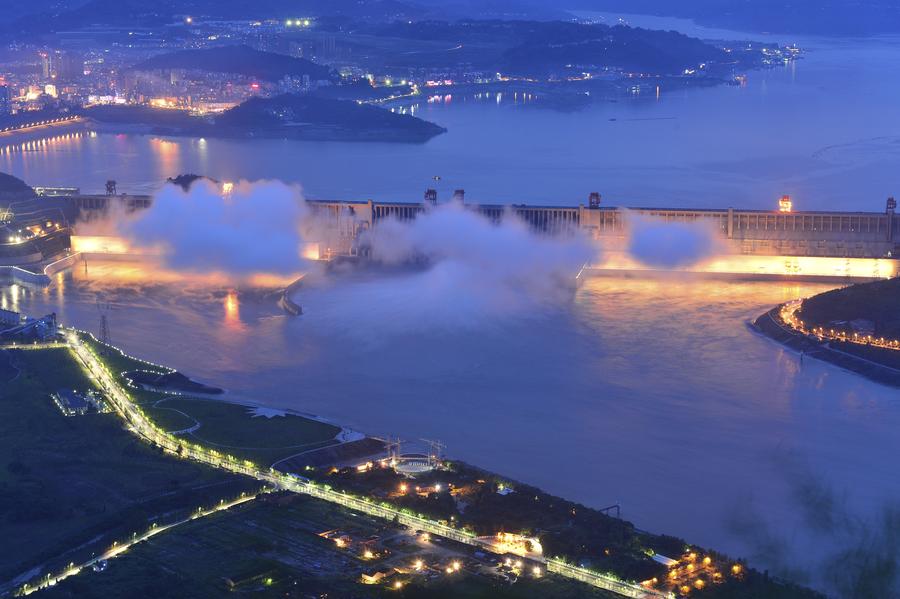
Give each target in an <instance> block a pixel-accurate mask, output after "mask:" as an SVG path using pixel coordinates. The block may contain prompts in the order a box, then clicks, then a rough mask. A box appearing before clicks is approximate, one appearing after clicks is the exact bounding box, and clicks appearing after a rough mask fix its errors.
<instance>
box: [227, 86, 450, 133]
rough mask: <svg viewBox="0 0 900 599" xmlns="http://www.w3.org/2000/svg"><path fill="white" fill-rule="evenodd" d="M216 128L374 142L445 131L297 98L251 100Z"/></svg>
mask: <svg viewBox="0 0 900 599" xmlns="http://www.w3.org/2000/svg"><path fill="white" fill-rule="evenodd" d="M216 127H217V128H220V129H224V130H229V129H231V130H247V131H253V132H254V134H257V135H261V136H262V135H266V134H275V135H278V134H281V135H284V134H286V133H288V132H290V131H292V130H295V131H297V132H298V133H301V134H302V136H303V137H304V138H306V139H312V138H315V137H316V136H318V135H325V136H329V137H331V138H335V139H340V138H342V137H343V136H344V134H343V133H342V132H346V134H347V137H352V138H354V139H358V140H370V141H427V140H428V139H431V138H432V137H434V136H436V135H440V134H441V133H444V132H445V131H446V129H444V128H443V127H439V126H438V125H435V124H434V123H430V122H428V121H424V120H422V119H419V118H416V117H414V116H410V115H404V114H395V113H393V112H391V111H390V110H385V109H383V108H378V107H376V106H370V105H368V104H359V103H357V102H354V101H349V100H332V99H327V98H318V97H313V96H298V95H293V94H283V95H280V96H276V97H274V98H251V99H249V100H247V101H246V102H244V103H243V104H241V105H240V106H236V107H235V108H232V109H231V110H228V111H226V112H225V113H223V114H222V115H221V116H219V117H217V118H216ZM287 136H290V135H289V134H288V135H287Z"/></svg>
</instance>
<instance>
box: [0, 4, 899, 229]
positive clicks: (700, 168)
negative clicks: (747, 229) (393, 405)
mask: <svg viewBox="0 0 900 599" xmlns="http://www.w3.org/2000/svg"><path fill="white" fill-rule="evenodd" d="M666 22H671V24H670V26H672V27H676V28H677V27H684V22H683V21H681V20H678V19H673V20H672V19H670V20H664V22H663V23H662V24H661V23H659V19H652V20H651V24H653V25H656V26H661V25H664V24H665V23H666ZM642 23H643V21H638V24H642ZM704 31H706V30H701V31H699V32H698V31H691V32H692V33H703V32H704ZM706 32H707V33H708V34H709V35H712V36H715V35H716V34H722V33H723V32H719V31H706ZM735 35H738V34H735ZM753 37H757V36H753ZM758 37H761V38H765V36H758ZM779 41H788V39H779ZM796 41H797V42H798V43H800V45H801V46H802V47H803V48H804V49H805V50H806V54H805V57H804V58H803V59H802V60H800V61H798V62H796V63H794V64H791V65H789V66H786V67H779V68H776V69H773V70H764V71H751V72H749V73H748V83H747V85H746V87H729V86H720V87H716V88H713V89H687V90H684V89H682V90H677V91H675V90H673V91H669V90H667V89H666V88H665V87H664V88H662V89H661V90H660V95H659V98H657V97H656V96H655V94H650V97H640V96H638V97H630V98H622V99H620V100H619V101H617V102H606V103H602V104H595V105H593V106H591V107H590V108H588V109H585V110H581V111H576V112H557V111H553V110H549V109H541V108H539V107H538V106H539V105H535V104H533V103H528V104H523V103H522V102H520V101H518V102H517V101H516V99H515V98H510V97H509V96H508V95H507V96H505V99H503V100H501V101H500V103H499V104H498V102H497V101H496V96H493V95H492V96H491V97H488V98H482V99H481V100H476V99H475V98H474V97H466V96H462V97H459V96H455V97H452V98H451V99H450V100H449V101H448V102H444V101H441V102H431V103H429V102H427V101H426V100H425V99H423V100H422V101H420V102H419V103H418V104H419V107H418V110H417V115H418V116H420V117H422V118H425V119H429V120H432V121H434V122H437V123H439V124H440V125H442V126H444V127H447V128H448V133H446V134H444V135H441V136H439V137H437V138H435V139H433V140H431V141H430V142H428V143H426V144H424V145H408V144H358V143H356V144H354V143H321V142H296V141H282V140H265V141H263V140H260V141H252V142H248V141H235V140H220V139H205V140H200V139H179V138H172V139H161V138H157V137H153V136H140V135H97V136H95V137H92V136H90V135H84V136H82V137H79V138H70V139H59V140H55V141H50V142H48V143H44V144H41V145H38V146H36V147H33V149H30V150H29V149H24V150H23V149H22V148H21V147H19V146H10V147H3V146H2V144H0V171H7V172H10V173H12V174H14V175H17V176H20V177H22V178H24V179H26V180H27V181H28V182H30V183H31V184H33V185H58V186H78V187H80V188H82V190H84V191H89V192H102V190H103V189H104V185H105V183H106V181H107V179H115V180H117V181H118V184H119V185H118V187H119V190H120V191H128V192H149V191H152V190H154V189H155V188H157V187H158V186H159V185H160V182H161V181H163V180H165V178H166V177H170V176H174V175H176V174H178V173H184V172H194V173H200V174H206V175H209V176H212V177H215V178H218V179H220V180H236V179H241V178H247V179H280V180H284V181H290V182H294V183H298V184H300V185H302V187H303V188H304V189H305V191H306V193H307V194H308V195H309V196H311V197H316V198H326V199H366V198H373V199H379V200H395V201H396V200H402V201H417V200H419V199H421V197H422V193H423V191H424V190H425V189H426V188H427V187H433V186H437V187H438V189H439V191H440V193H441V196H442V197H443V198H447V197H449V195H450V194H451V193H452V190H453V189H456V188H464V189H466V190H467V192H468V197H470V198H472V200H473V201H481V202H500V203H541V204H551V205H561V204H563V205H574V204H577V203H579V202H582V203H584V202H586V199H587V195H588V194H589V193H590V192H591V191H599V192H601V193H602V194H603V195H604V198H605V201H606V202H607V203H610V204H615V205H631V206H686V207H722V206H740V207H755V208H773V207H774V206H775V203H776V201H777V198H779V197H781V195H782V194H786V193H787V194H791V195H793V196H794V199H795V205H796V207H797V208H800V209H803V208H812V209H860V210H872V211H880V210H883V209H884V200H885V198H886V197H888V196H889V195H893V194H896V193H898V176H897V169H896V168H895V165H896V162H897V160H898V158H900V112H898V111H897V110H896V101H897V98H898V97H900V39H898V38H878V39H870V40H838V41H826V40H819V39H798V40H796ZM611 119H615V120H611ZM434 177H440V181H435V179H434Z"/></svg>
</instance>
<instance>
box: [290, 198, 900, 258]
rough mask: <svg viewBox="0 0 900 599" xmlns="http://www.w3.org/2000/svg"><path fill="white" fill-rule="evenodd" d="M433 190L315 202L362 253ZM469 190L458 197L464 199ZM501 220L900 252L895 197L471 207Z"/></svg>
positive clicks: (748, 243) (737, 249)
mask: <svg viewBox="0 0 900 599" xmlns="http://www.w3.org/2000/svg"><path fill="white" fill-rule="evenodd" d="M433 197H434V196H433V195H432V194H431V193H426V199H425V201H424V202H421V203H403V202H374V201H371V200H370V201H366V202H353V201H327V200H308V201H307V203H308V205H309V206H310V207H312V209H313V211H314V213H316V214H317V215H319V216H320V217H321V218H322V220H323V221H324V222H325V223H327V224H328V225H329V226H330V227H331V228H332V230H333V231H334V232H335V233H337V238H339V239H343V240H348V241H349V245H347V244H345V246H344V247H338V248H334V249H335V250H336V251H337V252H338V253H346V252H347V251H350V252H353V251H354V249H356V250H360V249H361V248H359V247H358V246H357V247H355V248H354V243H353V240H357V239H358V238H359V236H360V233H361V232H362V231H364V230H366V229H370V228H373V227H376V226H377V225H378V223H379V222H381V221H384V220H386V219H398V220H401V221H409V220H413V219H415V218H416V217H417V216H418V215H419V214H422V213H423V212H424V211H425V210H427V209H428V208H429V207H430V206H433V205H435V204H436V202H435V201H434V200H433V199H432V198H433ZM463 197H464V196H463V194H462V193H461V192H457V194H455V198H456V200H457V201H462V199H463ZM465 205H466V206H467V207H468V208H469V209H471V210H474V211H476V212H478V213H480V214H482V215H484V216H485V217H486V218H488V219H490V220H492V221H494V222H499V221H500V219H502V218H503V217H504V216H505V215H514V216H516V217H518V218H519V219H521V220H522V221H524V222H525V223H527V224H528V226H529V227H531V228H532V229H533V230H535V231H538V232H541V233H557V232H563V231H566V230H572V229H580V230H582V231H584V232H586V233H587V234H588V235H589V236H590V237H591V238H593V239H595V240H598V241H599V242H601V245H603V246H604V247H608V248H617V247H621V246H622V245H623V244H624V242H625V241H626V240H627V238H628V235H629V229H630V221H632V220H633V219H634V218H645V219H651V220H653V221H657V222H662V223H695V224H699V225H707V226H708V228H709V229H710V230H711V231H715V233H716V234H717V235H718V237H719V238H720V239H719V240H720V241H721V242H722V245H723V246H724V247H725V248H726V249H725V252H726V253H727V254H734V255H750V256H796V257H823V258H824V257H827V258H873V259H891V258H895V257H898V256H900V219H898V218H897V217H896V215H895V211H896V202H895V201H894V200H893V198H891V199H889V200H888V201H887V204H886V208H885V210H884V212H831V211H796V212H795V211H785V210H781V209H779V210H774V211H767V210H741V209H735V208H724V209H694V208H691V209H686V208H646V207H634V208H630V207H629V208H624V207H612V206H600V205H599V198H598V197H597V196H596V194H591V198H590V203H589V205H588V206H584V205H579V206H570V207H566V206H531V205H522V204H511V205H500V204H465Z"/></svg>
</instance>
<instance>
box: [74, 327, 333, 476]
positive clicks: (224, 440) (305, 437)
mask: <svg viewBox="0 0 900 599" xmlns="http://www.w3.org/2000/svg"><path fill="white" fill-rule="evenodd" d="M83 339H84V340H85V342H87V343H90V344H92V345H93V347H94V349H95V351H97V353H98V355H100V352H101V350H102V349H103V347H102V346H101V345H100V344H99V343H97V342H96V341H94V340H93V339H91V338H90V337H83ZM103 359H104V361H105V362H106V363H107V364H108V365H109V367H110V370H111V371H112V372H115V373H116V374H117V376H119V377H120V378H121V373H123V372H128V371H130V370H136V369H147V370H154V369H156V367H154V366H152V365H148V364H146V363H144V362H141V361H139V360H135V359H133V358H130V357H128V356H126V355H124V354H121V353H119V352H117V351H113V350H108V351H106V353H105V354H103ZM159 371H160V372H164V370H163V369H159ZM122 380H123V384H124V382H125V381H124V379H122ZM131 394H132V396H133V397H134V398H135V399H136V400H137V401H138V402H139V403H141V404H142V405H143V407H144V410H145V413H146V415H147V416H148V417H149V418H151V419H152V420H154V421H155V422H157V423H158V424H159V425H160V426H162V427H163V428H164V429H166V430H169V431H178V430H184V429H187V428H190V427H191V426H193V425H194V424H195V423H196V422H199V423H200V425H201V426H200V428H199V429H198V430H197V431H195V432H194V433H191V434H190V435H189V436H188V438H191V439H192V440H194V441H196V442H199V443H203V444H205V445H208V446H210V447H213V448H216V449H218V450H220V451H222V452H223V453H230V454H231V455H233V456H235V457H238V458H241V459H248V460H252V461H253V462H255V463H258V464H261V465H269V464H271V463H273V462H275V461H277V460H280V459H283V458H286V457H288V456H291V455H294V454H296V453H298V452H301V451H304V450H306V449H313V448H315V447H320V446H325V445H328V444H331V443H333V440H334V437H335V435H337V434H338V433H339V432H340V430H341V429H340V427H337V426H334V425H333V424H327V423H324V422H319V421H317V420H312V419H309V418H303V417H302V416H297V415H292V414H288V415H286V416H278V417H274V418H265V417H253V414H252V412H251V410H250V409H249V408H247V407H246V406H241V405H237V404H231V403H226V402H223V401H217V400H202V399H191V398H188V397H180V396H171V395H165V394H162V393H157V392H154V391H143V390H137V389H133V390H131Z"/></svg>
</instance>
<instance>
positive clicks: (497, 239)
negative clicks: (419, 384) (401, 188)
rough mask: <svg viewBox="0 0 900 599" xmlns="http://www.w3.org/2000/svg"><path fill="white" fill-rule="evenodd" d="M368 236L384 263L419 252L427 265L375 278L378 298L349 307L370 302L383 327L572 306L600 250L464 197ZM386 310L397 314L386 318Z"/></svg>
mask: <svg viewBox="0 0 900 599" xmlns="http://www.w3.org/2000/svg"><path fill="white" fill-rule="evenodd" d="M364 242H366V243H368V244H370V245H371V248H372V254H373V256H374V257H375V259H376V261H377V262H380V263H383V264H387V265H399V264H405V263H408V262H409V261H410V259H411V258H415V259H417V260H419V261H422V262H423V263H424V264H425V269H424V270H423V271H422V272H420V273H418V274H417V275H415V276H412V277H391V278H388V279H387V280H381V281H378V283H377V284H376V285H370V286H369V289H370V293H371V294H372V295H375V297H371V296H370V298H369V299H368V300H367V301H364V302H363V301H360V302H359V305H358V306H353V305H348V306H345V308H346V310H347V313H348V314H353V313H355V312H358V311H359V309H360V308H363V309H364V310H365V311H366V312H367V313H368V314H369V315H370V316H375V317H374V318H370V322H372V324H373V326H374V328H375V330H382V329H383V328H384V325H388V326H390V327H392V328H394V329H395V330H399V331H402V330H404V329H405V327H406V325H409V324H411V323H416V324H417V326H419V327H428V326H437V327H442V326H453V327H463V328H468V329H475V328H478V327H481V326H483V325H484V324H485V321H486V320H490V319H498V318H499V319H503V318H507V317H509V316H511V315H516V316H518V315H520V314H521V313H523V312H528V311H532V310H537V309H540V308H541V307H542V306H552V305H560V304H563V305H565V304H566V303H568V302H569V301H571V293H572V287H573V285H574V279H575V276H576V275H577V274H578V272H579V271H580V270H581V268H582V267H583V266H584V265H585V264H586V263H588V262H590V261H591V260H593V259H595V258H596V257H597V256H598V255H599V250H598V249H597V248H595V247H594V246H593V245H592V243H591V242H590V241H589V240H588V238H587V237H586V236H585V235H584V234H583V233H581V232H580V231H572V232H571V233H569V234H561V235H558V236H553V237H549V236H543V235H537V234H535V233H534V232H532V231H531V230H530V229H529V228H528V225H527V224H526V223H524V222H523V221H522V220H520V219H519V218H518V217H516V216H515V215H514V214H511V213H510V214H507V215H506V216H505V217H504V218H503V219H502V220H501V222H499V223H496V224H495V223H492V222H490V221H489V220H487V219H486V218H484V217H483V216H481V215H479V214H477V213H475V212H474V211H472V210H469V209H467V208H466V207H464V206H463V205H462V204H460V203H456V202H453V203H450V204H446V205H442V206H437V207H434V208H432V209H430V210H428V211H427V212H426V213H425V214H423V215H420V216H419V217H418V218H416V219H415V220H414V221H411V222H400V221H395V220H389V221H387V222H383V223H379V225H378V227H376V228H375V229H373V230H371V231H370V232H369V233H368V234H367V236H366V237H365V239H364ZM392 283H393V285H395V287H394V288H388V289H385V291H386V293H387V294H393V295H394V297H393V298H390V299H389V298H387V297H384V296H382V295H380V294H379V291H378V289H379V286H381V287H384V286H386V285H391V284H392ZM367 295H369V294H367ZM384 310H389V311H390V312H391V313H392V317H391V318H390V319H382V318H378V315H383V314H384V312H383V311H384ZM406 330H408V329H406Z"/></svg>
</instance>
